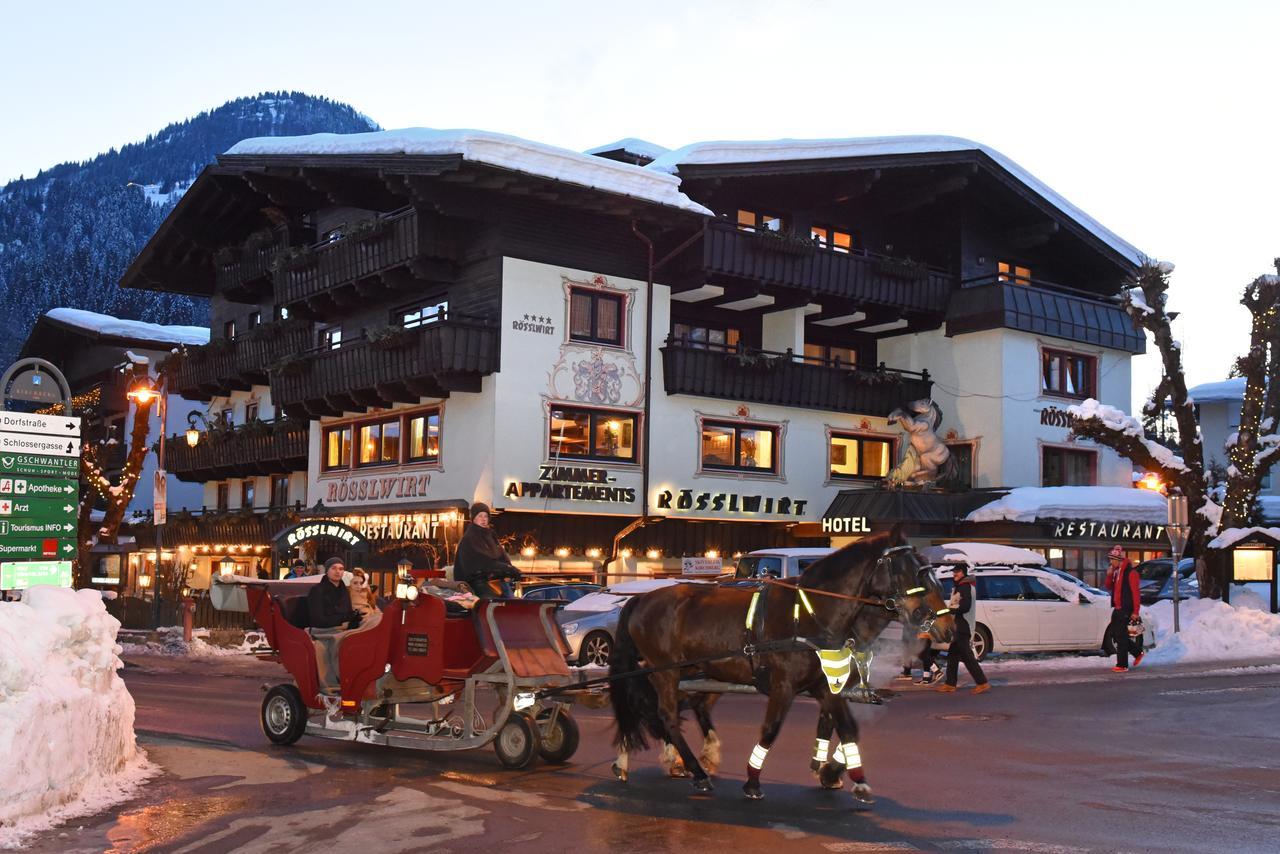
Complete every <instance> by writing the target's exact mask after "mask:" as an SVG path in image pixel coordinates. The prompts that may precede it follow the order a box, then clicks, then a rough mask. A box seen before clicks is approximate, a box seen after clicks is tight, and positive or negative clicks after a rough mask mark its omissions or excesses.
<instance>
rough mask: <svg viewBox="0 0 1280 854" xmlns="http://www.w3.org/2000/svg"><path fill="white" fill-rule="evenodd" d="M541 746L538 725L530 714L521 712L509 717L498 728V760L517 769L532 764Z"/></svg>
mask: <svg viewBox="0 0 1280 854" xmlns="http://www.w3.org/2000/svg"><path fill="white" fill-rule="evenodd" d="M541 746H542V738H541V737H540V736H539V734H538V725H537V724H535V723H534V722H533V720H532V719H531V718H530V717H529V716H528V715H521V714H515V715H512V716H511V717H509V718H507V722H506V723H505V724H503V725H502V729H500V730H498V737H497V738H496V739H494V740H493V750H494V752H495V753H497V754H498V761H499V762H501V763H502V764H503V765H504V766H506V767H507V768H510V769H512V770H515V771H519V770H521V769H523V768H528V767H529V766H530V765H532V764H533V760H534V759H536V758H537V756H538V750H539V748H540V747H541Z"/></svg>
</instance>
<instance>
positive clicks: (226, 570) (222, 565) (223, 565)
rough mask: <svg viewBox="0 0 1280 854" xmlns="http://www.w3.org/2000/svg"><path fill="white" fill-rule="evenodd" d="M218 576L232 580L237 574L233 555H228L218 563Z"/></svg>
mask: <svg viewBox="0 0 1280 854" xmlns="http://www.w3.org/2000/svg"><path fill="white" fill-rule="evenodd" d="M218 574H219V575H221V576H222V577H223V578H230V577H231V576H233V575H235V574H236V562H235V560H234V559H233V558H232V557H231V555H227V556H226V557H224V558H223V559H222V560H220V561H218Z"/></svg>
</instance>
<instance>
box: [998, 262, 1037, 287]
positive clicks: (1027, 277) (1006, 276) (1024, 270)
mask: <svg viewBox="0 0 1280 854" xmlns="http://www.w3.org/2000/svg"><path fill="white" fill-rule="evenodd" d="M996 271H997V272H996V281H997V282H1013V283H1014V284H1015V285H1029V284H1031V268H1030V267H1023V266H1021V265H1018V264H1014V263H1013V262H1012V261H1000V262H998V263H997V264H996Z"/></svg>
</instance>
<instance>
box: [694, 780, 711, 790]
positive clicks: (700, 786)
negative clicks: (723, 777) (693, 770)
mask: <svg viewBox="0 0 1280 854" xmlns="http://www.w3.org/2000/svg"><path fill="white" fill-rule="evenodd" d="M693 787H694V788H695V789H697V790H698V791H699V792H709V791H711V789H712V786H711V778H710V777H694V778H693Z"/></svg>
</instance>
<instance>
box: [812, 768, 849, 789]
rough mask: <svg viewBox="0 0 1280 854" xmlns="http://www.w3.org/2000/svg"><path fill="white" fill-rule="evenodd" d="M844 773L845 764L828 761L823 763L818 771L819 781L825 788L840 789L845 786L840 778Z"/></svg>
mask: <svg viewBox="0 0 1280 854" xmlns="http://www.w3.org/2000/svg"><path fill="white" fill-rule="evenodd" d="M842 774H844V766H843V765H835V764H832V763H830V762H826V763H823V765H822V768H821V770H819V771H818V782H819V783H820V784H821V785H822V788H824V789H839V788H842V787H843V786H844V782H843V781H842V780H841V779H840V776H841V775H842Z"/></svg>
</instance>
